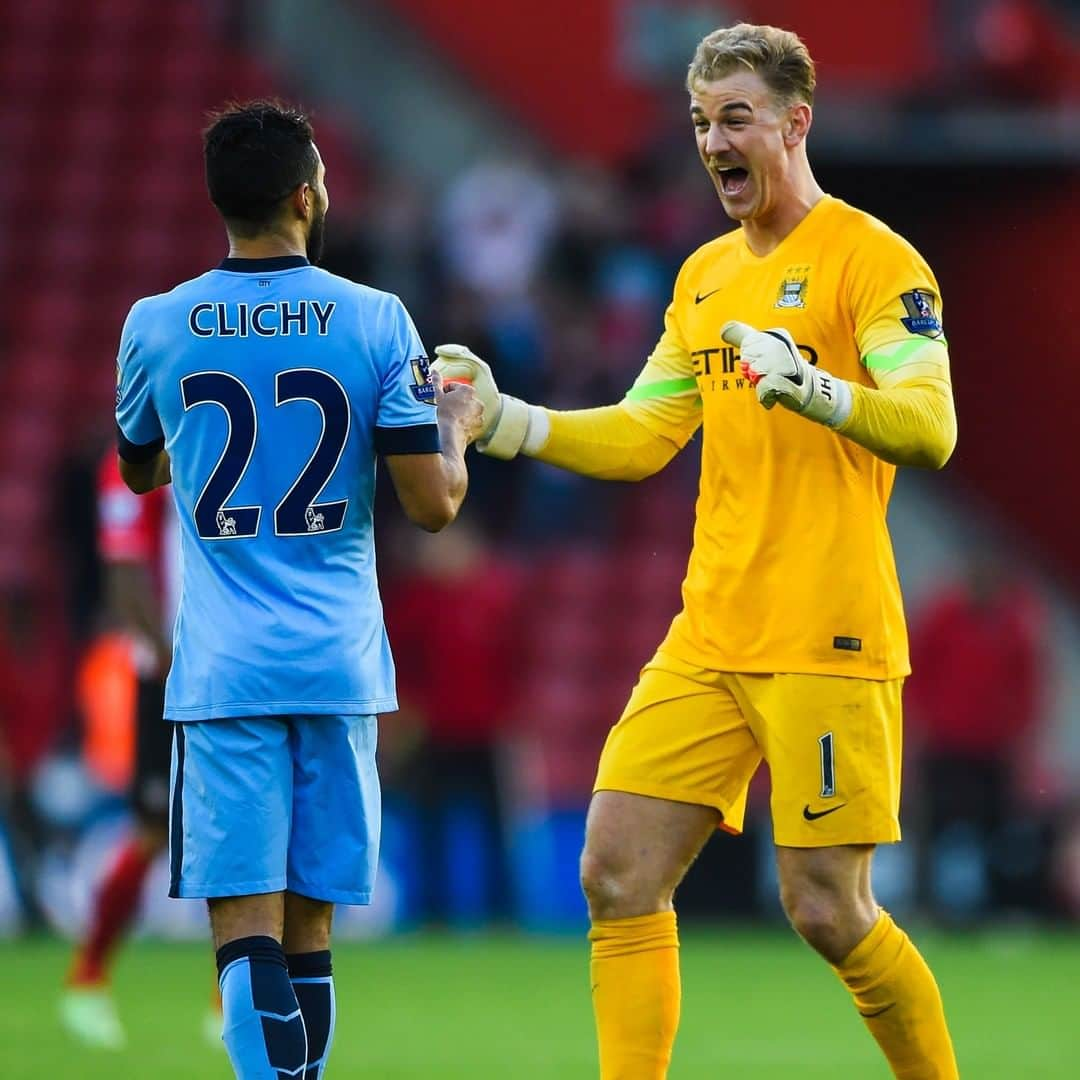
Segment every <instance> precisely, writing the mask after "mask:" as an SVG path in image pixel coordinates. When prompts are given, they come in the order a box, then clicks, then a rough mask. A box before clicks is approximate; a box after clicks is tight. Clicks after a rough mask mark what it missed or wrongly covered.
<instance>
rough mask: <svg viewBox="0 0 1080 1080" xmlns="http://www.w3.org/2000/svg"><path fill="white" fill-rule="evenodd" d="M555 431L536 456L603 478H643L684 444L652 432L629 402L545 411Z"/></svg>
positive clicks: (664, 463)
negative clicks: (636, 415)
mask: <svg viewBox="0 0 1080 1080" xmlns="http://www.w3.org/2000/svg"><path fill="white" fill-rule="evenodd" d="M545 411H546V412H547V415H548V420H549V422H550V424H551V432H550V434H549V436H548V439H547V441H546V442H545V443H544V445H543V447H542V448H541V449H540V450H538V451H537V452H536V453H535V454H533V457H535V458H536V459H537V460H539V461H546V462H547V463H548V464H549V465H558V466H559V467H560V468H563V469H569V470H570V471H571V472H576V473H580V474H581V475H582V476H592V477H595V478H596V479H598V480H643V479H644V478H645V477H646V476H652V474H653V473H655V472H659V471H660V470H661V469H662V468H663V467H664V466H665V465H666V464H667V463H668V462H669V461H670V460H671V459H672V458H673V457H674V456H675V455H676V454H677V453H678V452H679V449H680V447H679V445H678V444H677V443H675V442H672V440H671V439H668V438H666V437H665V436H663V435H660V434H657V433H655V432H652V431H650V430H649V429H648V428H647V427H645V425H644V424H642V423H639V422H638V421H637V420H635V419H634V418H633V417H632V416H631V415H630V410H629V408H628V406H627V404H626V403H625V402H620V403H619V404H618V405H605V406H603V407H601V408H599V409H575V410H573V411H571V412H556V411H554V410H552V409H547V410H545Z"/></svg>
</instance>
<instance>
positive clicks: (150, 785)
mask: <svg viewBox="0 0 1080 1080" xmlns="http://www.w3.org/2000/svg"><path fill="white" fill-rule="evenodd" d="M164 717H165V684H164V682H163V681H162V680H160V679H140V680H139V683H138V688H137V691H136V696H135V770H134V774H133V776H132V781H131V802H132V806H133V808H134V810H135V816H136V818H137V820H138V823H139V826H140V828H141V830H142V831H143V833H144V834H145V835H147V836H154V837H159V838H160V846H162V847H164V845H165V843H166V842H167V839H168V831H167V830H168V823H169V777H170V772H171V769H172V744H173V725H172V723H170V722H169V721H168V720H166V719H164Z"/></svg>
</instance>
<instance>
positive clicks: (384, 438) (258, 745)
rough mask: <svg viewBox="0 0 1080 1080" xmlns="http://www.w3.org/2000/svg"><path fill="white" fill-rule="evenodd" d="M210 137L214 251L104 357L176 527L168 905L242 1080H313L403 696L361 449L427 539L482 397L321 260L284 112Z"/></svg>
mask: <svg viewBox="0 0 1080 1080" xmlns="http://www.w3.org/2000/svg"><path fill="white" fill-rule="evenodd" d="M204 146H205V158H206V177H207V186H208V188H209V191H210V197H211V199H212V201H213V202H214V205H215V206H216V207H217V208H218V210H219V211H220V212H221V215H222V217H223V218H224V220H225V225H226V229H227V232H228V237H229V245H230V246H229V257H228V258H227V259H225V260H224V262H222V263H221V265H220V266H218V267H217V269H215V270H211V271H209V272H208V273H206V274H203V275H202V276H201V277H197V278H195V279H194V280H192V281H187V282H185V283H184V284H182V285H179V286H177V288H175V289H173V290H172V292H169V293H165V294H163V295H161V296H151V297H147V298H146V299H143V300H140V301H139V302H138V303H136V304H135V306H134V307H133V308H132V309H131V312H130V314H129V315H128V318H127V322H126V323H125V325H124V330H123V336H122V340H121V343H120V354H119V360H118V380H119V381H118V386H117V406H116V419H117V424H118V427H119V433H118V438H119V454H120V466H121V472H122V474H123V476H124V479H125V481H126V482H127V484H128V486H129V487H131V488H132V490H134V491H137V492H145V491H149V490H151V489H152V488H154V487H158V486H160V485H161V484H166V483H169V482H170V479H171V482H172V487H173V492H174V495H175V499H176V505H177V511H178V517H179V520H180V523H181V529H182V554H183V584H182V595H181V599H180V609H179V614H178V616H177V623H176V632H175V636H174V640H175V644H174V655H173V665H172V670H171V672H170V675H169V680H168V687H167V691H166V703H165V717H166V719H168V720H172V721H174V722H175V737H174V748H173V769H172V771H173V780H172V803H171V812H170V854H171V860H172V890H171V891H172V895H173V896H185V897H206V898H207V900H208V903H209V909H210V922H211V927H212V930H213V937H214V947H215V949H216V950H217V962H218V971H219V974H220V983H221V992H222V1000H223V1007H224V1040H225V1044H226V1047H227V1049H228V1052H229V1056H230V1058H231V1060H232V1063H233V1068H234V1069H235V1071H236V1075H237V1076H238V1077H241V1078H242V1080H264V1078H266V1080H279V1078H281V1077H287V1076H288V1077H303V1078H305V1080H317V1078H318V1077H320V1076H321V1075H322V1072H323V1069H324V1065H325V1061H326V1058H327V1055H328V1053H329V1050H330V1044H331V1041H332V1038H333V1030H334V997H333V982H332V978H331V967H330V951H329V948H330V924H331V918H332V914H333V905H334V904H335V903H345V904H366V903H368V901H369V899H370V896H371V889H372V884H373V878H374V874H375V864H376V859H377V856H378V847H379V814H380V806H379V783H378V777H377V775H376V771H375V734H376V718H375V714H376V713H379V712H386V711H392V710H394V709H396V708H397V703H396V700H395V695H394V668H393V661H392V659H391V656H390V649H389V646H388V643H387V638H386V632H385V630H384V627H383V620H382V608H381V605H380V602H379V595H378V590H377V585H376V579H375V554H374V546H373V540H372V500H373V495H374V482H375V456H376V455H377V454H382V455H384V457H385V460H386V463H387V466H388V469H389V472H390V475H391V478H392V480H393V483H394V487H395V489H396V491H397V494H398V498H399V500H400V502H401V504H402V506H403V507H404V509H405V512H406V514H407V515H408V516H409V518H410V519H411V520H412V521H414V522H415V523H416V524H418V525H420V526H422V527H423V528H425V529H428V530H432V531H434V530H438V529H441V528H442V527H443V526H444V525H446V524H448V523H449V522H450V521H452V520H453V519H454V517H455V515H456V514H457V511H458V508H459V506H460V505H461V501H462V499H463V498H464V495H465V489H466V485H467V473H466V468H465V461H464V451H465V447H466V446H467V445H468V443H469V442H470V441H471V439H473V438H475V436H476V435H477V434H478V432H479V429H480V424H481V416H482V408H481V406H480V404H479V402H478V400H477V398H476V396H475V394H474V392H473V391H472V389H471V387H467V386H463V385H460V384H454V385H450V386H448V387H446V389H445V390H444V389H443V387H442V385H441V383H440V381H439V380H438V378H435V379H434V380H433V381H429V377H428V368H427V360H426V359H425V354H424V347H423V345H422V344H421V342H420V339H419V337H418V336H417V333H416V330H415V328H414V327H413V324H412V321H411V320H410V318H409V316H408V313H407V312H406V310H405V308H404V307H403V306H402V304H401V302H400V301H399V300H398V299H397V297H395V296H391V295H389V294H387V293H382V292H377V291H376V290H374V289H369V288H366V287H364V286H362V285H357V284H354V283H353V282H350V281H346V280H345V279H343V278H339V277H335V276H334V275H332V274H329V273H326V272H325V271H323V270H319V269H317V268H316V267H315V266H314V265H312V264H313V263H315V262H317V260H318V256H319V251H320V249H321V243H322V233H323V221H324V217H325V213H326V208H327V205H328V199H327V194H326V187H325V180H324V177H325V169H324V167H323V164H322V161H321V159H320V157H319V153H318V150H317V149H316V146H315V144H314V142H313V139H312V131H311V127H310V124H309V123H308V121H307V119H306V118H305V117H304V116H303V115H302V114H301V113H298V112H296V111H294V110H292V109H289V108H286V107H283V106H281V105H279V104H277V103H268V102H252V103H250V104H248V105H244V106H237V107H231V108H229V109H228V110H226V111H224V112H222V113H219V114H218V115H217V116H216V117H215V118H214V121H213V123H212V124H211V126H210V127H209V128H208V129H207V130H206V132H205V134H204ZM309 259H310V261H309Z"/></svg>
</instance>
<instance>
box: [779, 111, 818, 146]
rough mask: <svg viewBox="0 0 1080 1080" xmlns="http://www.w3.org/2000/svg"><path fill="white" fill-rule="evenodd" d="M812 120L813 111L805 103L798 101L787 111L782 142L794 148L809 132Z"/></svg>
mask: <svg viewBox="0 0 1080 1080" xmlns="http://www.w3.org/2000/svg"><path fill="white" fill-rule="evenodd" d="M813 118H814V113H813V110H812V109H811V108H810V106H809V105H807V104H806V102H805V101H799V102H797V103H796V104H794V105H792V106H791V108H790V109H789V110H788V115H787V120H785V121H784V142H785V143H787V144H788V146H795V145H796V144H797V143H800V142H802V140H803V139H805V138H806V133H807V132H808V131H809V130H810V124H811V121H812V120H813Z"/></svg>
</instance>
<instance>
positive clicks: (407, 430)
mask: <svg viewBox="0 0 1080 1080" xmlns="http://www.w3.org/2000/svg"><path fill="white" fill-rule="evenodd" d="M441 449H442V445H441V444H440V442H439V426H438V424H411V425H409V426H408V427H376V428H375V450H376V452H377V453H379V454H382V455H383V456H384V457H385V456H388V455H391V454H437V453H438V452H439V451H440V450H441Z"/></svg>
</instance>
